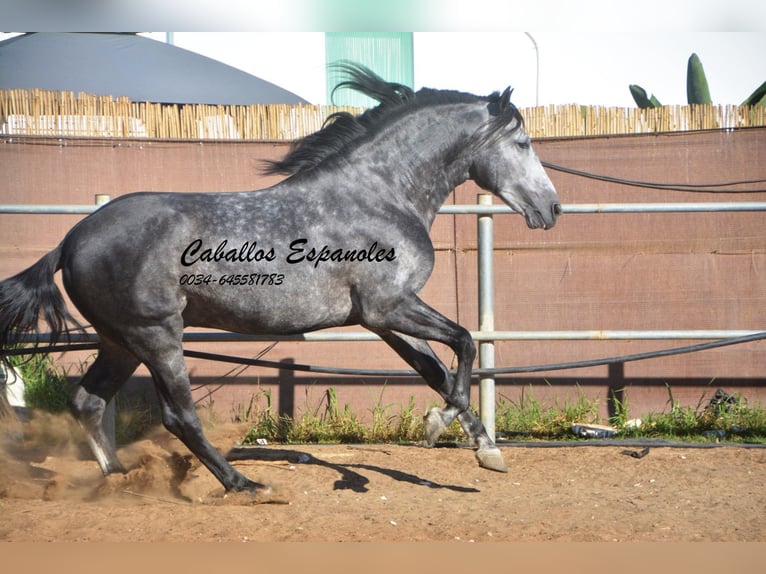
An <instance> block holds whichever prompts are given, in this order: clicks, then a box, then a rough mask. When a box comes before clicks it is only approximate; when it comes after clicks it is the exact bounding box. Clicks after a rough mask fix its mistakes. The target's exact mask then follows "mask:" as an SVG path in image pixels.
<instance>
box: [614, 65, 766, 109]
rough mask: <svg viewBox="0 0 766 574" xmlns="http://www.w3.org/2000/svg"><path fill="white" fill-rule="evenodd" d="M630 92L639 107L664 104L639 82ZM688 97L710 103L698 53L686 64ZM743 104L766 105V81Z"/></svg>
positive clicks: (657, 106)
mask: <svg viewBox="0 0 766 574" xmlns="http://www.w3.org/2000/svg"><path fill="white" fill-rule="evenodd" d="M628 88H629V89H630V93H631V95H632V96H633V100H635V102H636V105H638V107H639V108H659V107H660V106H661V105H662V104H661V103H660V101H659V100H658V99H657V98H656V97H655V95H654V94H652V95H651V96H647V94H646V90H644V88H642V87H641V86H639V85H637V84H631V85H630V86H628ZM686 99H687V103H689V104H710V103H712V100H711V98H710V88H709V87H708V83H707V78H706V77H705V70H704V69H703V67H702V61H701V60H700V58H699V56H697V54H692V55H691V56H689V62H688V63H687V66H686ZM742 105H743V106H756V105H761V106H764V105H766V82H764V83H763V84H761V85H760V86H759V87H758V88H757V89H756V90H755V91H754V92H753V93H752V94H750V96H749V97H748V98H747V99H746V100H745V101H744V102H742Z"/></svg>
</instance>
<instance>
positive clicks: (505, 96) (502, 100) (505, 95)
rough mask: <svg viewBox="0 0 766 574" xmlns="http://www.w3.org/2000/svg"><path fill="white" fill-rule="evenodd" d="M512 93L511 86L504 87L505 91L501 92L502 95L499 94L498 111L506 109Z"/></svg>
mask: <svg viewBox="0 0 766 574" xmlns="http://www.w3.org/2000/svg"><path fill="white" fill-rule="evenodd" d="M512 93H513V88H511V86H508V87H507V88H505V91H504V92H503V95H502V96H500V102H499V103H498V106H499V108H500V111H501V112H503V111H505V110H507V109H508V106H509V105H510V103H511V94H512Z"/></svg>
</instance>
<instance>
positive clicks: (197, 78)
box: [0, 33, 307, 105]
mask: <svg viewBox="0 0 766 574" xmlns="http://www.w3.org/2000/svg"><path fill="white" fill-rule="evenodd" d="M11 88H25V89H32V88H40V89H45V90H59V91H62V90H63V91H73V92H86V93H89V94H98V95H111V96H114V97H119V96H127V97H128V98H130V99H131V100H133V101H150V102H158V103H173V104H222V105H227V104H232V105H248V104H297V103H307V102H306V101H305V100H304V99H303V98H301V97H300V96H297V95H296V94H293V93H292V92H289V91H287V90H285V89H283V88H280V87H279V86H276V85H274V84H272V83H270V82H267V81H265V80H262V79H260V78H257V77H255V76H251V75H250V74H247V73H245V72H243V71H242V70H238V69H237V68H233V67H232V66H228V65H226V64H223V63H221V62H218V61H217V60H213V59H211V58H208V57H206V56H202V55H200V54H196V53H194V52H190V51H189V50H184V49H182V48H178V47H176V46H172V45H169V44H165V43H164V42H158V41H156V40H151V39H149V38H145V37H143V36H138V35H136V34H92V33H31V34H24V35H21V36H16V37H14V38H10V39H9V40H5V41H3V42H0V89H11Z"/></svg>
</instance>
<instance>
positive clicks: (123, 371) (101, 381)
mask: <svg viewBox="0 0 766 574" xmlns="http://www.w3.org/2000/svg"><path fill="white" fill-rule="evenodd" d="M102 341H103V342H102V345H101V348H100V350H99V353H98V356H97V357H96V360H95V361H94V363H93V364H92V365H91V366H90V368H89V369H88V370H87V371H86V373H85V375H84V376H83V378H82V380H81V381H80V383H79V385H78V386H77V387H76V388H75V389H74V391H73V392H72V395H71V396H70V397H69V407H70V409H71V411H72V414H73V416H74V417H75V419H76V420H77V422H79V423H80V426H81V427H82V428H83V430H84V431H85V433H86V435H87V437H88V442H89V443H90V446H91V450H92V451H93V454H94V455H95V457H96V460H97V461H98V464H99V466H100V467H101V470H102V471H103V473H104V474H105V475H106V474H111V473H114V472H125V470H124V469H123V467H122V465H121V464H120V461H119V460H118V459H117V453H116V452H115V450H114V445H113V444H112V441H111V440H109V439H108V438H107V436H106V434H105V432H104V426H103V418H104V411H105V410H106V405H107V404H108V403H109V401H110V400H112V398H113V397H114V395H115V394H116V393H117V391H118V390H119V389H120V387H121V386H122V385H123V384H125V381H127V380H128V379H129V378H130V375H132V374H133V371H135V370H136V367H137V366H138V359H136V358H135V357H134V356H133V355H131V354H130V353H128V352H127V351H125V350H124V349H122V348H120V347H118V346H116V345H113V344H111V343H110V342H109V341H107V340H104V339H102Z"/></svg>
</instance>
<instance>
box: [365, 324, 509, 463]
mask: <svg viewBox="0 0 766 574" xmlns="http://www.w3.org/2000/svg"><path fill="white" fill-rule="evenodd" d="M375 332H376V333H377V334H378V335H379V336H380V338H381V339H383V340H384V341H385V342H386V343H388V345H389V346H390V347H391V348H392V349H394V350H395V351H396V352H397V353H398V354H399V356H400V357H402V359H404V360H405V361H406V362H407V363H408V364H409V365H411V366H412V368H414V369H415V370H416V371H417V372H418V373H419V374H420V375H421V376H422V377H423V378H424V379H425V380H426V382H427V383H428V386H429V387H431V388H432V389H434V390H435V391H436V392H437V393H439V394H440V395H441V396H442V397H443V398H444V399H445V400H446V401H449V397H450V396H451V394H452V390H453V389H452V387H453V385H454V381H453V378H452V375H451V374H450V372H449V371H448V370H447V367H446V366H445V365H444V363H442V361H440V360H439V358H438V357H437V356H436V354H435V353H434V352H433V349H431V347H430V345H429V344H428V343H427V342H426V341H423V340H421V339H416V338H414V337H408V336H406V335H401V334H398V333H392V332H391V331H385V330H376V331H375ZM455 416H457V419H458V422H459V423H460V426H461V427H462V429H463V432H465V434H466V436H467V437H468V439H469V440H470V441H471V442H472V443H473V444H475V445H476V446H477V447H478V448H477V450H476V459H477V460H478V461H479V464H480V465H481V466H483V467H484V468H488V469H490V470H496V471H499V472H508V467H507V466H506V464H505V461H504V460H503V457H502V454H501V453H500V449H499V448H497V446H496V445H495V443H494V441H493V440H492V439H491V438H490V436H489V434H487V430H486V429H485V428H484V425H483V424H482V423H481V421H480V420H479V419H478V418H477V417H476V415H475V414H473V412H471V410H470V409H465V410H464V411H462V412H458V409H457V408H456V407H454V406H451V405H450V404H449V402H448V404H447V406H446V407H445V408H444V409H439V408H436V407H434V408H432V409H431V410H429V411H428V413H427V414H426V416H425V417H424V419H423V426H424V427H425V433H426V443H427V444H428V445H434V444H435V443H436V441H437V440H438V438H439V436H440V435H441V434H442V433H443V432H444V431H445V430H446V428H447V426H449V424H450V422H452V420H454V418H455Z"/></svg>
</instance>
